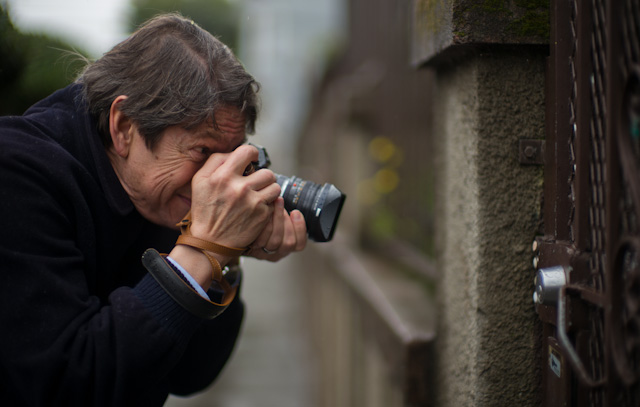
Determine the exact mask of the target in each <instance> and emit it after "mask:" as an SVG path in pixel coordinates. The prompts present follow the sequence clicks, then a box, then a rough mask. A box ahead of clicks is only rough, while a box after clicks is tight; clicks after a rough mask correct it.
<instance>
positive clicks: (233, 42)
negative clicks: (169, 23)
mask: <svg viewBox="0 0 640 407" xmlns="http://www.w3.org/2000/svg"><path fill="white" fill-rule="evenodd" d="M132 6H133V10H134V11H133V16H132V18H131V29H132V30H135V28H137V27H138V26H139V25H140V24H142V23H143V22H145V21H146V20H148V19H149V18H151V17H153V16H156V15H158V14H161V13H167V12H179V13H181V14H182V15H183V16H185V17H188V18H191V19H193V21H195V22H196V23H197V24H198V25H199V26H200V27H202V28H204V29H205V30H207V31H209V32H210V33H211V34H213V35H215V36H216V37H218V38H219V39H220V40H221V41H222V42H224V43H225V44H227V46H229V47H230V48H232V49H233V50H234V51H236V50H237V49H236V46H237V39H238V11H237V7H236V6H235V4H234V3H232V2H230V1H229V0H132Z"/></svg>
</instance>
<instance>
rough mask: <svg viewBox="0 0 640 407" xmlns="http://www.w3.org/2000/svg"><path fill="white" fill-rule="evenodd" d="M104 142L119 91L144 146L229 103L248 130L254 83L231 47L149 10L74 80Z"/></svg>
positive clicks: (253, 115)
mask: <svg viewBox="0 0 640 407" xmlns="http://www.w3.org/2000/svg"><path fill="white" fill-rule="evenodd" d="M76 82H78V83H81V84H82V85H83V88H84V97H85V99H86V101H87V104H88V106H89V111H90V113H91V114H92V115H94V116H95V117H96V118H97V121H98V131H99V133H100V135H101V137H102V141H103V143H104V144H105V146H109V145H111V137H110V132H109V111H110V108H111V104H112V103H113V101H114V100H115V98H116V97H117V96H119V95H126V96H127V99H126V100H124V101H123V102H122V103H121V105H120V109H121V111H122V112H123V113H124V114H125V115H126V116H127V117H129V118H130V119H131V120H133V121H134V122H135V123H136V124H137V125H138V127H139V130H140V133H141V135H142V137H143V138H144V139H145V143H146V145H147V147H148V148H149V149H153V147H154V146H155V145H156V143H157V142H158V141H159V139H160V137H161V133H162V132H163V131H164V130H165V129H166V128H167V127H170V126H174V125H180V126H182V127H184V128H185V129H193V128H195V127H198V126H199V125H201V124H202V123H204V122H207V121H210V122H212V123H213V126H214V127H216V128H217V124H216V122H215V112H216V110H217V109H218V108H219V107H221V106H231V107H236V108H238V109H240V111H242V112H243V113H244V114H245V116H246V132H247V133H248V134H251V133H253V132H254V130H255V122H256V119H257V116H258V97H257V92H258V90H259V84H258V83H257V82H256V80H255V79H254V78H253V77H252V76H251V75H250V74H249V73H247V71H246V70H245V69H244V67H243V66H242V64H241V63H240V62H239V61H238V59H237V58H236V57H235V55H234V54H233V52H232V51H231V50H230V49H229V48H228V47H227V46H226V45H225V44H223V43H222V42H221V41H220V40H218V39H217V38H215V37H214V36H213V35H211V34H210V33H208V32H207V31H205V30H203V29H202V28H200V27H199V26H198V25H197V24H195V23H194V22H193V21H191V20H188V19H186V18H184V17H182V16H180V15H178V14H165V15H160V16H158V17H155V18H153V19H151V20H149V21H148V22H147V23H145V24H144V25H142V26H141V27H140V28H139V29H138V30H137V31H136V32H134V33H133V34H132V35H131V36H130V37H129V38H127V39H126V40H124V41H123V42H121V43H120V44H118V45H116V46H115V47H114V48H113V49H111V50H110V51H109V52H107V53H106V54H104V55H103V56H102V57H101V58H100V59H98V60H97V61H95V62H94V63H92V64H89V65H88V66H87V67H86V68H85V70H84V71H83V72H82V73H81V74H80V76H79V78H78V80H77V81H76Z"/></svg>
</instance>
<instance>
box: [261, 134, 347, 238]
mask: <svg viewBox="0 0 640 407" xmlns="http://www.w3.org/2000/svg"><path fill="white" fill-rule="evenodd" d="M251 145H252V146H254V147H255V148H257V149H258V151H259V152H260V155H259V158H258V161H257V162H254V163H252V164H253V168H254V169H255V170H256V171H257V170H260V169H262V168H269V166H270V165H271V160H270V159H269V155H268V154H267V150H266V149H265V148H264V147H261V146H257V145H255V144H251ZM276 182H277V183H278V185H280V187H281V188H282V192H281V193H280V196H282V197H283V198H284V207H285V209H286V210H287V211H288V212H291V211H292V210H294V209H298V210H299V211H300V212H302V214H303V215H304V220H305V223H306V224H307V234H308V236H309V239H311V240H313V241H316V242H328V241H330V240H331V239H332V238H333V233H334V232H335V229H336V226H337V224H338V218H339V217H340V211H341V210H342V206H343V205H344V200H345V199H346V195H345V194H343V193H342V192H341V191H340V190H339V189H338V188H336V187H335V185H333V184H328V183H325V184H324V185H320V184H316V183H314V182H311V181H307V180H304V179H302V178H299V177H296V176H295V175H294V176H291V177H287V176H285V175H280V174H276Z"/></svg>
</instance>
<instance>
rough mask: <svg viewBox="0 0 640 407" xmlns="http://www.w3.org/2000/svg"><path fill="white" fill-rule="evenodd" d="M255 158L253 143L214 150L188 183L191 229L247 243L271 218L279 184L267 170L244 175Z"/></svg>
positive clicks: (228, 243)
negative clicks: (225, 150) (228, 150)
mask: <svg viewBox="0 0 640 407" xmlns="http://www.w3.org/2000/svg"><path fill="white" fill-rule="evenodd" d="M257 158H258V151H257V150H256V148H255V147H252V146H240V147H238V148H237V149H236V150H235V151H234V152H232V153H230V154H213V155H212V156H211V157H209V159H208V160H207V162H206V163H205V165H204V166H203V167H202V169H200V171H198V172H197V173H196V174H195V176H194V177H193V180H192V183H191V190H192V198H191V216H192V222H193V223H192V226H191V233H192V234H193V236H195V237H199V238H201V239H205V240H208V241H212V242H214V243H218V244H221V245H224V246H229V247H238V248H242V247H247V246H249V245H250V244H251V243H252V242H253V241H254V240H256V238H257V237H258V236H259V235H260V233H261V231H262V230H263V229H265V227H266V226H267V224H268V223H269V222H270V220H272V214H273V212H274V201H275V200H276V198H278V196H279V195H280V186H279V185H278V184H277V183H276V182H275V181H276V177H275V175H274V174H273V172H271V171H269V170H260V171H257V172H255V173H253V174H250V175H247V176H244V175H243V173H244V170H245V168H246V167H247V166H248V165H249V164H250V163H251V162H252V161H256V160H257Z"/></svg>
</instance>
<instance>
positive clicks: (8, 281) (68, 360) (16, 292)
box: [0, 144, 241, 406]
mask: <svg viewBox="0 0 640 407" xmlns="http://www.w3.org/2000/svg"><path fill="white" fill-rule="evenodd" d="M2 148H3V146H2V145H1V144H0V150H1V149H2ZM33 151H37V148H34V150H33ZM22 158H23V159H20V157H18V158H16V157H11V158H9V157H8V155H7V154H5V153H3V151H0V326H2V335H0V380H1V384H0V398H2V400H3V403H5V402H6V403H7V405H34V406H36V405H49V406H56V405H64V406H88V405H91V406H102V405H105V406H115V405H118V406H127V405H149V406H152V405H161V404H162V403H163V402H164V400H165V398H166V396H167V394H168V392H169V390H170V387H171V379H172V378H175V377H177V376H178V375H177V373H176V372H177V371H178V370H182V371H184V370H185V368H186V367H187V366H190V365H193V362H195V359H196V355H197V354H199V353H202V352H203V349H202V348H203V347H205V346H209V345H208V342H209V341H210V342H213V343H215V342H216V341H220V342H221V346H220V348H221V349H223V351H222V352H221V353H220V354H215V355H210V356H209V357H210V358H211V361H212V363H211V364H210V365H208V364H207V366H208V367H209V368H210V369H209V370H208V371H204V372H202V374H203V376H202V382H198V383H197V386H196V387H202V385H203V384H204V382H205V381H207V380H211V379H212V377H214V376H215V374H217V371H218V370H219V368H221V365H222V364H223V362H224V361H222V360H221V359H222V358H224V359H225V360H226V356H224V355H225V354H228V352H229V350H228V349H227V348H228V347H229V346H231V344H232V343H233V342H234V341H235V338H236V335H237V326H238V325H239V318H241V312H240V313H238V312H237V311H234V313H232V314H230V315H229V316H227V318H225V319H221V320H220V321H216V320H214V321H213V322H212V323H204V322H203V321H202V320H200V319H198V318H197V317H194V316H193V315H191V314H190V313H188V312H187V311H185V310H184V309H182V308H181V307H180V306H179V305H177V304H176V303H175V302H174V301H173V300H172V299H171V298H170V297H169V296H168V295H167V294H166V293H165V292H164V291H163V290H162V289H161V288H160V287H159V286H158V285H157V283H156V282H155V280H153V278H151V277H150V276H148V275H147V276H146V277H144V278H143V279H142V280H141V281H140V282H139V283H138V284H137V285H136V286H135V287H132V288H130V287H124V286H123V287H118V288H115V289H114V290H112V292H111V294H110V295H109V296H108V299H104V298H103V299H101V298H100V297H98V296H97V295H95V293H94V292H93V291H92V289H91V288H90V287H93V286H95V284H96V282H95V281H90V279H89V278H88V275H89V274H88V273H87V268H88V267H89V264H90V263H91V262H92V261H95V259H90V258H88V257H90V256H88V255H87V251H86V250H81V249H80V248H79V244H80V243H82V244H85V245H87V243H86V242H79V240H80V238H79V233H80V232H79V230H80V229H83V228H85V229H86V228H91V225H92V223H91V222H90V221H87V222H86V223H84V222H82V224H78V218H77V217H74V216H72V214H75V213H77V212H78V208H77V207H78V206H83V205H90V204H91V203H90V202H79V201H81V200H82V197H81V196H77V197H76V196H73V193H72V190H71V189H69V191H70V192H69V193H67V191H66V190H65V188H63V187H60V185H63V184H64V183H65V182H66V180H65V178H64V177H69V174H68V172H67V171H63V170H62V169H60V168H58V167H57V166H56V165H55V164H54V165H52V166H50V167H47V166H44V165H41V166H37V165H29V164H27V163H28V162H30V163H31V164H33V163H36V162H39V161H40V160H48V162H49V161H50V162H55V160H56V159H58V160H61V159H62V158H63V157H42V156H39V157H35V158H34V157H28V156H26V155H25V156H24V157H22ZM58 171H59V173H58ZM83 233H91V231H90V230H89V231H87V230H83ZM97 278H98V279H99V278H100V276H98V277H97ZM92 279H93V277H92ZM240 308H241V305H240ZM223 315H224V314H223ZM216 336H218V337H219V339H216ZM218 358H220V359H218ZM205 363H206V362H205ZM205 370H206V369H205ZM214 371H215V372H214ZM200 373H201V371H196V374H195V375H194V374H191V375H190V376H189V377H190V378H192V379H194V380H195V379H199V378H200V376H199V374H200ZM204 375H206V377H205V376H204ZM190 386H191V385H190V384H184V383H181V385H180V386H176V387H179V388H189V389H190V388H191V387H190ZM141 397H142V398H144V399H145V400H140V399H141Z"/></svg>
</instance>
